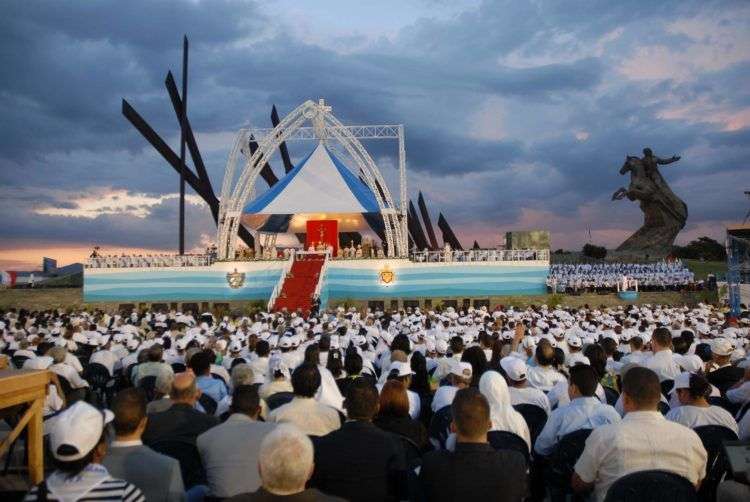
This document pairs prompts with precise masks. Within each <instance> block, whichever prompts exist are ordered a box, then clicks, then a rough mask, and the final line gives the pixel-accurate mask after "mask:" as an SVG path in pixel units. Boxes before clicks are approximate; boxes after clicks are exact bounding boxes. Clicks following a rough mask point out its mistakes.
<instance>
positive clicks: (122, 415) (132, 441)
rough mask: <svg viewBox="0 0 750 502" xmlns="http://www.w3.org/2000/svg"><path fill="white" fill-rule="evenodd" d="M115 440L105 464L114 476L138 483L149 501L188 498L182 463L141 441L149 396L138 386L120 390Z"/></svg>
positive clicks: (115, 421)
mask: <svg viewBox="0 0 750 502" xmlns="http://www.w3.org/2000/svg"><path fill="white" fill-rule="evenodd" d="M112 411H114V414H115V419H114V422H113V424H114V429H115V439H114V441H112V443H111V444H110V445H109V452H108V453H107V456H106V457H104V461H103V462H102V464H103V465H104V466H105V467H106V468H107V470H108V471H109V473H110V474H111V475H112V476H115V477H117V478H122V479H124V480H125V481H128V482H130V483H133V484H134V485H135V486H137V487H138V488H139V489H140V490H141V491H142V492H143V495H144V496H145V497H146V500H165V501H181V500H184V498H185V486H184V485H183V483H182V473H181V472H180V463H179V462H178V461H177V460H175V459H173V458H172V457H168V456H166V455H162V454H160V453H157V452H155V451H154V450H152V449H151V448H149V447H148V446H144V445H143V443H142V442H141V436H142V435H143V431H144V430H145V429H146V422H147V420H148V418H147V417H146V397H145V396H144V395H143V393H142V392H141V391H139V390H138V389H135V388H132V387H131V388H129V389H124V390H121V391H120V392H119V393H118V394H117V396H116V397H115V400H114V402H113V405H112Z"/></svg>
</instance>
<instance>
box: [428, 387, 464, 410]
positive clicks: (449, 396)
mask: <svg viewBox="0 0 750 502" xmlns="http://www.w3.org/2000/svg"><path fill="white" fill-rule="evenodd" d="M456 392H458V387H454V386H452V385H443V386H442V387H438V390H437V391H435V397H433V398H432V411H438V410H439V409H441V408H445V407H446V406H450V405H451V404H453V398H454V397H456Z"/></svg>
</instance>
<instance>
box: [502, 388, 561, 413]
mask: <svg viewBox="0 0 750 502" xmlns="http://www.w3.org/2000/svg"><path fill="white" fill-rule="evenodd" d="M508 391H509V392H510V404H512V405H513V406H515V405H517V404H533V405H534V406H539V407H540V408H542V409H543V410H544V411H546V412H547V415H549V412H550V410H551V409H552V408H551V407H550V404H549V399H547V396H546V395H545V394H544V392H542V391H541V390H539V389H535V388H534V387H510V386H509V387H508Z"/></svg>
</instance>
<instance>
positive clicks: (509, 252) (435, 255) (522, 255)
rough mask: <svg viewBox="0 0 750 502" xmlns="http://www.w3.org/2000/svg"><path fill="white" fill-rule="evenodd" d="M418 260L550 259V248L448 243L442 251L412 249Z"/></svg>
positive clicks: (414, 256) (412, 254) (433, 261)
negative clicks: (473, 246) (455, 245)
mask: <svg viewBox="0 0 750 502" xmlns="http://www.w3.org/2000/svg"><path fill="white" fill-rule="evenodd" d="M411 259H412V260H413V261H416V262H425V263H436V262H475V261H530V260H549V250H548V249H468V250H461V249H451V247H450V245H449V244H446V245H445V247H444V248H443V250H442V251H430V250H429V249H424V250H422V251H419V250H417V249H416V248H415V249H413V250H412V253H411Z"/></svg>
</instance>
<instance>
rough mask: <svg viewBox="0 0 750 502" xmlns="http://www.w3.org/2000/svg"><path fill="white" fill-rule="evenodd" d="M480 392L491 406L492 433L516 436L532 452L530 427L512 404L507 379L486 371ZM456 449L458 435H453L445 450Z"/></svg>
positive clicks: (494, 372)
mask: <svg viewBox="0 0 750 502" xmlns="http://www.w3.org/2000/svg"><path fill="white" fill-rule="evenodd" d="M479 392H481V393H482V395H483V396H484V397H485V398H486V399H487V401H488V402H489V404H490V421H491V422H492V426H491V428H490V431H507V432H512V433H513V434H516V435H517V436H519V437H520V438H522V439H523V440H524V441H525V442H526V446H527V447H528V448H529V451H531V435H530V434H529V426H528V425H526V420H524V418H523V416H522V415H521V414H520V413H518V412H517V411H516V410H514V409H513V405H511V404H510V392H509V391H508V384H507V383H505V379H504V378H503V377H502V376H501V375H500V373H498V372H497V371H485V372H484V374H483V375H482V378H480V379H479ZM455 447H456V435H455V434H454V433H451V434H450V435H449V436H448V438H447V439H446V441H445V448H446V449H447V450H449V451H453V450H454V449H455Z"/></svg>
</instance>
